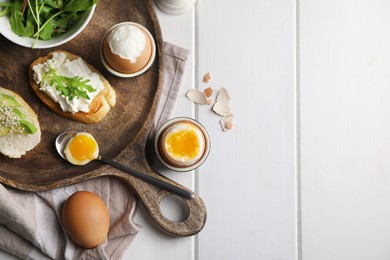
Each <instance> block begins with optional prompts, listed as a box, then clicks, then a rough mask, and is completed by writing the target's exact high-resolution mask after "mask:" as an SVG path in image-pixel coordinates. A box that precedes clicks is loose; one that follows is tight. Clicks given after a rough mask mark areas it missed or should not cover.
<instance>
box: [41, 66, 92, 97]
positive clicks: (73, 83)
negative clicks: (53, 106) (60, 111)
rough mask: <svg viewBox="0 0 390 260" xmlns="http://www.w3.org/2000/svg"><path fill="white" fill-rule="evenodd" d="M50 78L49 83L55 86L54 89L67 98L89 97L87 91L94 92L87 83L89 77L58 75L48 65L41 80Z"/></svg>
mask: <svg viewBox="0 0 390 260" xmlns="http://www.w3.org/2000/svg"><path fill="white" fill-rule="evenodd" d="M47 78H49V79H50V85H51V86H54V85H55V86H56V89H57V90H58V91H59V92H60V93H61V95H63V96H65V97H67V98H68V99H69V100H73V98H80V97H83V98H85V99H88V100H89V99H90V97H89V96H88V93H87V92H95V91H96V89H94V88H93V87H92V86H91V85H89V84H88V83H89V81H90V80H89V79H83V78H82V77H79V76H76V77H72V78H70V77H66V76H60V75H58V73H57V71H56V70H55V69H54V68H53V67H51V66H49V72H48V73H47V74H46V75H45V76H44V77H43V79H42V81H44V80H46V79H47Z"/></svg>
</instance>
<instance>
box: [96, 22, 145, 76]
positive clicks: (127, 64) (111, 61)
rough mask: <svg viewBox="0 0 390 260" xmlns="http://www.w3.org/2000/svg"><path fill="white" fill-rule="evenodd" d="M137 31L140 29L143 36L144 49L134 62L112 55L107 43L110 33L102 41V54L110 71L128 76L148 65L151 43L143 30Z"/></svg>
mask: <svg viewBox="0 0 390 260" xmlns="http://www.w3.org/2000/svg"><path fill="white" fill-rule="evenodd" d="M137 28H138V27H137ZM138 29H140V30H141V31H142V32H143V34H144V35H145V47H144V50H143V51H142V53H141V55H140V56H139V57H138V58H137V59H136V61H135V62H131V61H130V60H129V59H124V58H122V57H121V56H119V55H117V54H115V53H113V51H112V49H111V47H110V44H109V43H108V38H109V36H110V33H112V31H111V32H109V33H108V34H107V37H106V38H105V39H104V42H103V54H104V58H105V60H106V61H107V63H108V65H109V66H110V67H111V68H112V69H114V70H116V71H118V72H120V73H124V74H130V73H135V72H137V71H140V70H141V69H142V68H144V67H145V66H146V65H147V64H148V62H149V60H150V58H151V55H152V43H151V40H150V38H149V36H148V35H147V34H146V33H145V32H144V29H142V28H138ZM129 48H131V46H129Z"/></svg>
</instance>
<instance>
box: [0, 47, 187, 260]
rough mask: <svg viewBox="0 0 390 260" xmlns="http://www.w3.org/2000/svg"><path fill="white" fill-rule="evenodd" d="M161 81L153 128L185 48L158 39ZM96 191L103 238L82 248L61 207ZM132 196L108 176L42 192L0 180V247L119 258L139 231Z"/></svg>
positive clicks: (173, 88)
mask: <svg viewBox="0 0 390 260" xmlns="http://www.w3.org/2000/svg"><path fill="white" fill-rule="evenodd" d="M163 50H164V83H163V89H162V94H161V97H160V101H159V104H158V107H157V111H156V116H155V121H154V126H153V129H152V133H153V131H155V130H156V129H157V128H158V126H159V125H161V124H162V123H163V122H165V121H166V120H167V119H168V118H169V116H170V115H171V111H172V109H173V106H174V103H175V99H176V96H177V93H178V90H179V88H180V83H181V79H182V75H183V72H184V68H185V64H186V61H187V58H188V56H189V51H188V50H186V49H183V48H181V47H178V46H175V45H173V44H170V43H166V42H165V43H164V48H163ZM79 190H87V191H91V192H94V193H96V194H97V195H99V196H100V197H101V198H102V199H103V201H104V202H105V203H106V205H107V207H108V210H109V213H110V231H109V234H108V237H107V239H106V241H105V242H104V243H103V244H101V245H99V246H98V247H96V248H94V249H84V248H81V247H79V246H78V245H77V244H75V243H74V242H73V241H71V240H70V239H69V238H68V237H67V235H66V234H65V231H64V230H63V228H62V225H61V221H60V219H61V207H62V205H63V203H64V202H65V201H66V199H67V198H68V197H69V196H70V195H71V194H73V193H74V192H76V191H79ZM136 203H137V198H136V197H135V194H134V193H133V192H132V191H131V189H130V188H129V187H128V186H127V184H125V183H123V182H122V181H120V180H119V179H116V178H113V177H100V178H96V179H92V180H88V181H85V182H83V183H79V184H75V185H71V186H67V187H63V188H58V189H54V190H50V191H44V192H35V193H34V192H24V191H19V190H16V189H14V188H11V187H8V186H5V185H2V184H0V248H1V249H2V250H4V251H7V252H9V253H11V254H13V255H15V256H18V257H20V258H24V259H40V260H41V259H121V258H122V256H123V253H124V252H125V250H126V249H127V248H128V246H129V245H130V243H131V241H132V240H133V239H134V237H135V236H136V235H137V233H138V232H139V231H140V227H139V226H138V225H136V224H134V223H133V221H132V217H133V215H134V211H135V208H136Z"/></svg>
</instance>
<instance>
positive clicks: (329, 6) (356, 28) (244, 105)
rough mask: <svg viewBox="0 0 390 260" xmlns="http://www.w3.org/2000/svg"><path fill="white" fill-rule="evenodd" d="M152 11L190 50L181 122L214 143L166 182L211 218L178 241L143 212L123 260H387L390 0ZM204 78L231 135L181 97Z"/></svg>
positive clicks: (222, 0) (268, 0)
mask: <svg viewBox="0 0 390 260" xmlns="http://www.w3.org/2000/svg"><path fill="white" fill-rule="evenodd" d="M157 12H158V15H159V19H160V23H161V27H162V31H163V35H164V39H165V40H166V41H169V42H171V43H174V44H177V45H179V46H182V47H185V48H187V49H189V50H191V52H192V55H191V59H190V61H189V63H188V64H187V67H186V74H185V78H184V81H183V84H182V87H181V93H180V94H179V98H178V100H177V104H176V109H175V111H174V115H173V116H191V117H194V118H197V119H198V120H199V121H200V122H201V123H202V124H204V125H205V127H206V128H207V129H208V131H209V133H210V135H211V140H212V150H211V154H210V156H209V158H208V160H207V161H206V163H205V164H204V165H203V166H202V167H201V168H200V169H199V170H197V171H196V172H193V173H188V174H172V175H170V176H169V177H171V178H173V179H175V180H176V181H178V182H180V183H182V184H184V185H186V186H187V187H190V188H192V189H194V190H195V191H197V192H198V193H199V194H200V196H201V197H202V198H203V199H204V201H205V203H206V205H207V209H208V219H207V223H206V226H205V227H204V229H203V230H202V231H201V232H200V233H199V234H198V235H196V236H193V237H187V238H173V237H170V236H167V235H165V234H163V233H162V232H160V231H159V230H158V229H157V228H155V226H154V225H153V223H151V221H150V220H149V218H148V217H147V214H146V213H145V211H144V209H143V208H142V207H140V208H139V211H138V213H137V215H136V219H135V221H136V222H137V223H140V224H142V225H143V226H144V228H143V229H142V231H141V232H140V233H139V234H138V236H137V237H136V239H135V240H134V242H133V243H132V244H131V245H130V247H129V249H128V250H127V252H126V254H125V256H124V259H137V260H150V259H153V260H159V259H161V260H192V259H199V260H209V259H210V260H214V259H221V260H230V259H232V260H233V259H235V260H241V259H248V260H252V259H256V260H259V259H261V260H263V259H264V260H268V259H275V260H276V259H277V260H281V259H285V260H289V259H294V260H295V259H303V260H313V259H314V260H322V259H323V260H338V259H340V260H345V259H346V260H348V259H354V260H360V259H361V260H366V259H374V260H387V259H390V243H389V242H390V203H389V198H390V159H389V157H390V15H389V13H390V2H389V1H386V0H327V1H324V0H243V1H232V0H198V2H197V4H196V6H195V7H194V8H193V9H192V10H190V11H189V12H188V13H186V14H185V15H181V16H168V15H166V14H164V13H162V12H160V11H159V10H157ZM206 72H212V74H213V80H212V82H210V83H209V84H207V86H208V85H209V86H212V87H213V88H214V89H219V88H220V87H225V88H227V89H228V90H229V92H230V94H231V97H232V107H233V111H234V115H235V125H234V130H232V131H231V132H228V133H223V132H222V131H221V128H220V125H219V118H218V116H216V115H215V114H213V113H212V112H211V111H210V110H209V108H208V107H196V106H194V105H193V104H192V103H191V102H189V101H188V100H187V99H186V98H185V97H184V95H185V93H186V92H187V91H188V89H190V88H193V87H195V88H199V89H200V90H203V88H204V87H205V86H206V85H205V84H203V83H202V77H203V75H204V74H205V73H206ZM164 207H165V208H166V211H167V214H174V209H173V207H171V206H170V204H167V205H165V206H164ZM0 258H1V259H4V258H9V259H13V258H12V257H11V256H8V255H7V254H6V253H0Z"/></svg>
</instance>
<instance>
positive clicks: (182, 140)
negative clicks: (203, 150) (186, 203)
mask: <svg viewBox="0 0 390 260" xmlns="http://www.w3.org/2000/svg"><path fill="white" fill-rule="evenodd" d="M165 141H166V145H167V148H168V152H169V153H170V154H171V155H172V156H173V157H187V158H189V159H192V158H194V157H196V156H197V155H198V154H199V153H200V144H199V137H198V135H197V134H196V133H195V131H194V130H180V131H177V132H175V133H173V134H171V135H168V136H167V138H166V140H165Z"/></svg>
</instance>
